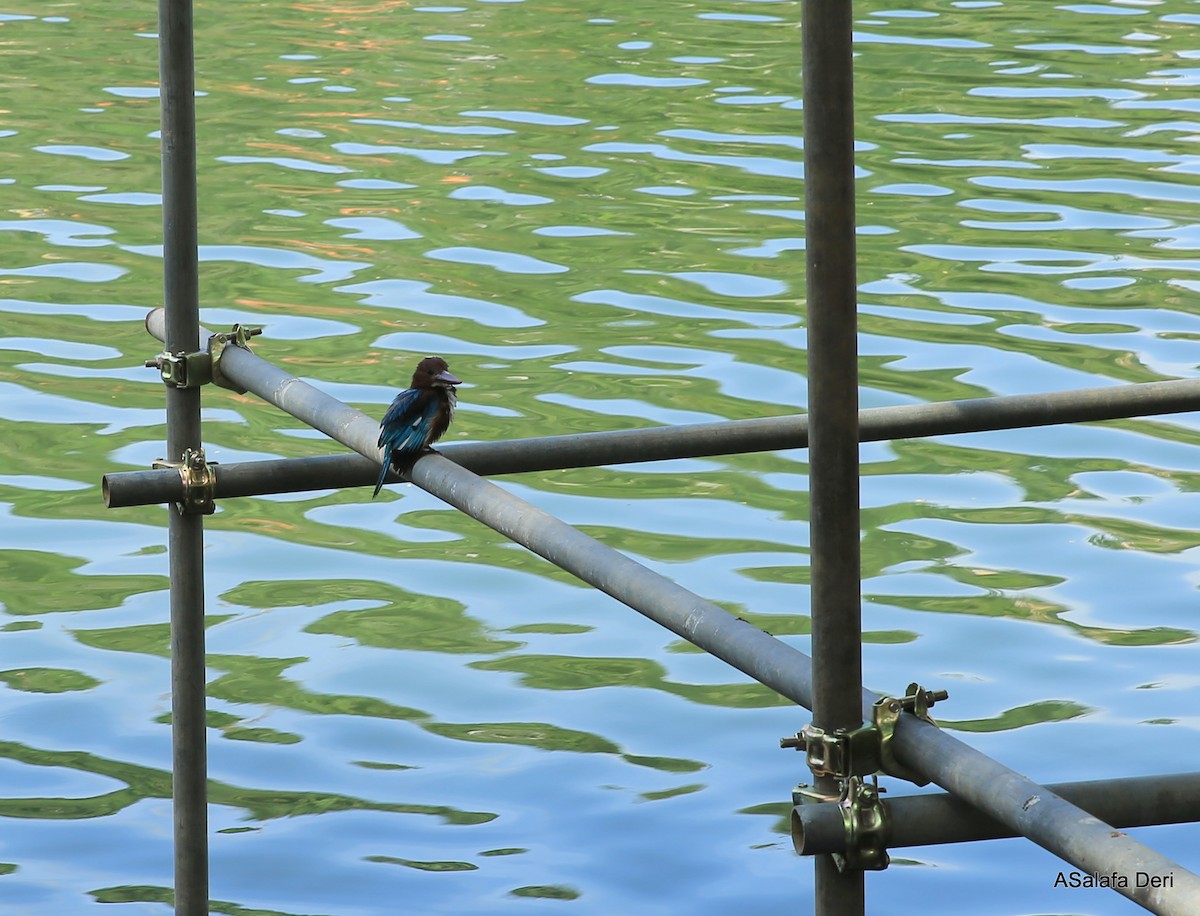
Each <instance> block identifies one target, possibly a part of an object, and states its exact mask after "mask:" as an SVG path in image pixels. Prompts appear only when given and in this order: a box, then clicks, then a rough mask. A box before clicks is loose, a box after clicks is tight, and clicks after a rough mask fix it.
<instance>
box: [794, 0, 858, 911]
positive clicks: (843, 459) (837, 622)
mask: <svg viewBox="0 0 1200 916" xmlns="http://www.w3.org/2000/svg"><path fill="white" fill-rule="evenodd" d="M851 23H852V17H851V3H850V0H804V2H803V6H802V8H801V28H802V32H803V39H802V40H803V48H802V52H803V66H804V200H805V224H806V226H805V239H806V246H807V249H806V259H807V279H808V290H807V296H808V392H809V404H808V415H809V452H808V454H809V481H810V485H809V491H810V496H809V505H810V509H809V526H810V539H811V545H812V554H811V563H812V654H813V724H814V725H816V726H817V727H819V728H823V729H825V730H826V731H833V730H835V729H838V728H853V727H857V726H858V725H859V724H861V722H862V647H861V639H862V606H861V587H860V583H859V520H858V515H859V490H858V340H857V298H856V293H857V282H856V279H855V239H854V77H853V64H852V52H851ZM816 787H817V789H818V790H820V791H822V792H825V793H827V794H837V791H838V788H839V786H838V781H837V779H836V778H834V777H828V776H825V777H820V778H818V779H817V780H816ZM864 907H865V898H864V888H863V873H862V872H861V871H851V872H847V873H845V874H843V873H841V872H839V871H838V869H837V866H836V865H835V864H834V862H833V858H832V856H827V855H822V856H818V857H817V859H816V912H817V916H854V914H862V913H863V912H864Z"/></svg>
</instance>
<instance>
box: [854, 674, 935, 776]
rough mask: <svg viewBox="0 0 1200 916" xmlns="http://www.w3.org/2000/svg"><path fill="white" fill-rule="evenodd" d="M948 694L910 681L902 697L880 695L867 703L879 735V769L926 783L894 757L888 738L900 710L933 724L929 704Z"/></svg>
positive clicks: (894, 727) (889, 738)
mask: <svg viewBox="0 0 1200 916" xmlns="http://www.w3.org/2000/svg"><path fill="white" fill-rule="evenodd" d="M949 696H950V694H949V692H948V691H945V690H926V689H925V688H924V687H922V686H921V685H920V684H917V683H916V682H914V683H912V684H909V685H908V690H907V691H905V695H904V696H903V697H899V698H897V697H880V698H879V699H878V700H876V701H875V704H874V705H873V706H872V707H871V719H872V721H873V722H874V727H875V729H876V730H877V731H878V735H879V761H880V767H879V768H880V769H881V770H883V772H885V773H887V774H888V775H889V776H895V777H896V778H897V779H904V780H907V781H908V782H911V783H913V784H915V785H918V786H924V785H928V784H929V780H928V779H925V778H923V777H922V776H920V775H918V774H917V773H915V772H913V771H912V770H910V769H908V767H906V766H904V765H903V764H902V763H900V761H899V760H897V759H896V754H895V752H894V751H893V750H892V739H893V737H894V736H895V734H896V723H897V722H899V721H900V714H901V713H902V712H904V711H905V710H908V711H909V712H911V713H912V714H913V715H914V716H916V717H917V718H918V719H923V720H924V721H926V722H928V723H929V724H930V725H937V723H936V722H934V721H933V717H932V716H931V715H929V707H930V706H932V705H933V704H934V703H937V702H939V701H941V700H945V699H948V698H949Z"/></svg>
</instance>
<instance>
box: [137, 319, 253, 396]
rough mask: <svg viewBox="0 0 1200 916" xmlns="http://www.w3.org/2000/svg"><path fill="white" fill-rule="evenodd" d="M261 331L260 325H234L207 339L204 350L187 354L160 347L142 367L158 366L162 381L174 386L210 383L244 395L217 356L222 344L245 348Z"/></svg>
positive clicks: (222, 348)
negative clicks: (160, 351) (222, 369)
mask: <svg viewBox="0 0 1200 916" xmlns="http://www.w3.org/2000/svg"><path fill="white" fill-rule="evenodd" d="M261 333H262V328H244V327H242V326H241V325H240V324H235V325H234V326H233V327H232V328H231V329H230V330H228V331H225V332H222V333H220V334H213V335H212V337H210V338H209V339H208V346H207V348H206V349H204V350H197V351H196V352H194V353H187V352H185V351H183V350H180V351H179V352H177V353H171V352H169V351H166V350H164V351H163V352H162V353H160V354H158V356H156V357H155V358H154V359H148V360H146V368H148V369H158V371H159V372H160V373H161V375H162V380H163V384H166V385H170V386H172V387H174V388H199V387H200V386H201V385H207V384H208V383H209V382H212V383H213V384H214V385H219V386H220V387H222V388H228V389H229V390H230V391H236V392H237V393H238V394H245V393H246V389H245V388H242V387H241V386H240V385H237V384H234V383H233V382H232V381H230V380H229V378H228V376H226V375H225V373H223V372H222V371H221V355H222V354H223V353H224V352H225V348H226V347H230V346H233V347H242V348H245V349H249V348H248V347H247V346H246V344H247V342H248V341H249V340H250V338H251V337H254V336H256V335H258V334H261Z"/></svg>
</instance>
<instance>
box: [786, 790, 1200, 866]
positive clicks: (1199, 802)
mask: <svg viewBox="0 0 1200 916" xmlns="http://www.w3.org/2000/svg"><path fill="white" fill-rule="evenodd" d="M1046 788H1047V789H1049V790H1050V791H1051V792H1053V793H1054V794H1055V795H1058V796H1061V797H1062V798H1065V799H1066V800H1067V801H1069V802H1071V803H1072V804H1074V805H1078V806H1079V807H1080V808H1082V809H1083V810H1085V811H1087V812H1088V813H1090V814H1092V815H1095V816H1096V817H1098V818H1099V819H1100V820H1102V821H1104V822H1105V823H1106V824H1111V825H1112V826H1114V827H1121V828H1126V827H1149V826H1153V825H1159V824H1183V823H1187V822H1189V821H1200V773H1179V774H1172V775H1169V776H1129V777H1125V778H1122V779H1097V780H1092V781H1088V782H1063V783H1056V784H1054V785H1047V786H1046ZM883 805H884V807H885V808H886V809H887V811H888V821H889V823H890V825H891V826H890V830H889V836H888V847H889V848H891V849H898V848H903V847H906V846H937V845H941V844H944V843H966V842H972V841H976V840H998V839H1006V838H1009V837H1014V836H1017V834H1016V832H1014V831H1013V830H1012V829H1011V828H1009V827H1007V826H1005V825H1004V824H1001V823H1000V822H999V821H997V820H995V819H994V818H991V817H988V816H987V815H986V814H983V813H981V812H980V811H978V810H977V809H975V808H972V807H971V806H970V805H968V804H966V803H965V802H963V801H961V800H959V799H957V798H955V797H954V796H952V795H945V794H941V793H936V794H930V795H907V796H901V797H898V798H896V797H893V798H888V797H886V796H885V797H884V799H883ZM792 841H793V843H794V844H795V847H796V852H798V853H799V854H800V855H805V856H808V855H824V854H827V853H843V852H845V849H846V828H845V825H844V824H843V822H842V815H841V812H840V811H839V810H838V808H837V806H836V805H797V806H796V807H795V809H793V811H792Z"/></svg>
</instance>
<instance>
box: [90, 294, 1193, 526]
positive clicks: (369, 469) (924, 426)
mask: <svg viewBox="0 0 1200 916" xmlns="http://www.w3.org/2000/svg"><path fill="white" fill-rule="evenodd" d="M148 326H149V327H150V328H151V330H152V332H154V333H156V334H157V336H159V337H160V338H161V336H162V334H163V330H162V316H161V311H156V312H155V313H153V317H152V320H150V321H149V322H148ZM1192 410H1200V379H1179V380H1175V381H1167V382H1141V383H1137V384H1127V385H1114V386H1111V387H1104V388H1081V389H1074V390H1071V391H1056V392H1052V393H1049V394H1018V395H1010V396H1007V397H995V398H977V399H972V400H966V401H942V402H938V403H935V404H912V405H903V406H899V407H869V408H867V409H865V410H860V411H859V412H858V432H859V440H860V441H861V442H877V441H881V440H889V439H907V438H916V437H920V436H936V435H949V434H952V433H972V432H983V431H986V430H996V429H1012V428H1016V427H1035V426H1051V425H1055V424H1060V423H1086V422H1093V421H1097V420H1113V419H1120V418H1128V417H1145V416H1153V415H1157V414H1170V413H1181V412H1184V411H1192ZM807 447H808V417H807V416H804V415H793V416H785V417H765V418H759V419H753V420H728V421H724V422H720V423H695V424H687V425H682V426H663V427H650V428H647V429H629V430H615V431H612V432H602V433H576V434H572V435H565V436H540V437H537V438H529V439H508V440H505V441H501V442H451V443H443V444H441V445H439V446H438V450H439V451H440V452H441V453H442V454H443V455H445V456H446V457H447V458H449V459H450V460H451V461H453V462H454V463H455V464H460V465H462V466H463V467H465V468H467V469H468V470H470V471H474V472H475V473H476V474H479V475H480V476H483V477H488V476H491V475H494V474H519V473H524V472H529V471H546V470H556V469H561V468H578V467H596V466H598V465H606V464H631V463H635V462H640V461H663V460H669V459H673V458H702V457H707V456H714V455H734V454H741V453H743V452H756V451H777V450H781V449H792V448H807ZM378 474H379V467H378V465H377V464H376V463H375V462H374V461H373V460H372V459H367V458H363V457H360V456H357V455H321V456H316V457H309V458H286V459H284V458H279V459H271V460H269V461H246V462H236V463H230V464H222V465H220V466H219V467H218V469H217V489H216V497H217V498H218V499H227V498H230V497H235V496H255V495H259V494H264V493H294V492H298V491H303V490H324V489H338V488H341V487H359V486H371V485H373V484H374V483H375V478H376V476H377V475H378ZM390 479H391V480H392V482H398V481H399V480H400V478H399V477H397V476H395V475H394V474H393V475H392V477H391V478H390ZM102 483H103V488H104V502H105V505H107V506H108V507H109V508H113V509H116V508H125V507H129V506H146V505H153V504H156V503H163V502H169V501H172V500H177V499H182V498H183V485H182V483H181V482H180V478H179V475H178V474H177V473H175V472H174V471H161V470H159V471H150V470H147V471H117V472H114V473H112V474H105V475H104V478H103V481H102Z"/></svg>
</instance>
